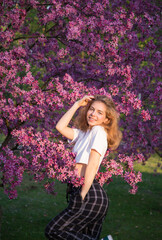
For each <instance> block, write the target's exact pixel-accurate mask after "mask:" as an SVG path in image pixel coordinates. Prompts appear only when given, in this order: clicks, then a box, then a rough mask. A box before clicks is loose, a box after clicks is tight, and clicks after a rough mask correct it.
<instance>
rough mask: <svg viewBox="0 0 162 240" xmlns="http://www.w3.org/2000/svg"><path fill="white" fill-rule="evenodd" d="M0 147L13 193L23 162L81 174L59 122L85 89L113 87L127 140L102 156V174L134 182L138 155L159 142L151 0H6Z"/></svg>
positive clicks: (155, 12)
mask: <svg viewBox="0 0 162 240" xmlns="http://www.w3.org/2000/svg"><path fill="white" fill-rule="evenodd" d="M0 15H1V33H0V44H1V52H0V133H1V134H2V136H3V139H4V141H3V142H2V144H1V147H0V169H1V173H2V185H3V187H4V191H5V193H6V194H8V196H9V197H10V198H15V197H16V196H17V195H16V194H17V192H16V186H17V185H19V184H20V183H21V181H22V178H23V172H24V171H27V172H28V173H30V174H32V175H33V176H34V178H35V179H36V180H44V179H46V180H47V182H46V184H45V187H46V189H47V192H49V191H52V192H53V187H54V183H53V180H54V179H58V180H60V181H62V182H66V181H70V182H73V183H74V184H75V185H80V184H82V183H83V179H79V178H78V177H77V172H74V171H73V167H74V162H75V161H74V158H75V156H74V155H73V154H72V153H71V150H70V149H69V146H68V144H67V141H66V140H65V139H63V140H61V139H62V137H60V135H59V134H58V133H57V132H56V130H55V124H56V122H57V121H58V119H59V118H60V116H61V115H62V114H63V112H64V111H66V110H67V109H68V108H69V107H70V106H71V105H72V104H73V103H74V102H75V101H76V100H77V99H79V98H81V97H82V96H83V95H84V94H106V95H107V96H109V97H112V98H113V100H114V102H115V104H116V106H117V109H118V111H119V113H120V115H121V128H122V130H123V141H122V144H121V146H120V147H119V150H118V152H116V158H114V159H110V157H109V156H108V152H107V156H106V157H105V159H104V161H103V162H102V168H101V170H100V172H99V173H98V175H97V178H98V180H99V182H100V184H104V183H105V182H107V183H109V182H110V181H111V178H112V176H113V175H120V176H121V177H123V178H124V179H125V181H126V182H127V183H128V184H129V185H130V186H131V187H132V188H131V190H130V191H131V193H133V194H134V193H135V192H136V191H137V183H138V182H139V181H141V174H140V173H135V172H134V169H133V163H134V161H142V162H144V161H146V160H147V159H148V157H149V156H150V155H151V154H152V153H154V152H157V153H159V152H160V100H161V99H160V95H161V83H160V81H159V78H160V52H159V51H158V47H159V45H158V44H159V43H158V32H157V31H158V26H159V23H160V17H159V16H160V10H159V8H158V6H156V4H155V3H152V1H149V0H147V1H145V0H136V1H126V0H124V1H116V0H115V1H111V0H97V1H92V0H90V1H88V2H86V1H85V2H84V1H81V0H77V1H72V0H66V1H65V0H60V1H55V0H48V1H44V3H42V1H36V0H27V1H12V0H6V1H3V4H2V5H1V6H0Z"/></svg>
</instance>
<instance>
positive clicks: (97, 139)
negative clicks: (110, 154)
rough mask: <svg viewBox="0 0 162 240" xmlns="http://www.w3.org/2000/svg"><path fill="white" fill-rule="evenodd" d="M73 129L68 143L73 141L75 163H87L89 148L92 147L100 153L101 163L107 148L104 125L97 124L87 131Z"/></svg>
mask: <svg viewBox="0 0 162 240" xmlns="http://www.w3.org/2000/svg"><path fill="white" fill-rule="evenodd" d="M73 131H74V138H73V140H72V141H70V143H71V144H72V143H75V144H74V147H73V150H72V151H73V152H74V153H75V154H76V158H75V160H76V163H84V164H88V160H89V155H90V152H91V149H94V150H96V151H97V152H98V153H99V154H100V155H101V156H100V164H101V161H102V159H103V158H104V155H105V153H106V150H107V148H108V143H107V134H106V132H105V130H104V127H102V126H99V125H97V126H94V127H92V129H91V130H88V131H87V132H83V131H81V130H80V129H76V128H73Z"/></svg>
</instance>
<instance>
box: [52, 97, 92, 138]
mask: <svg viewBox="0 0 162 240" xmlns="http://www.w3.org/2000/svg"><path fill="white" fill-rule="evenodd" d="M92 99H93V96H84V97H83V98H82V99H80V100H79V101H77V102H75V103H74V105H73V106H72V107H71V108H70V109H69V110H68V111H67V112H66V113H65V114H64V115H63V116H62V118H61V119H60V120H59V121H58V123H57V124H56V129H57V130H58V131H59V132H60V133H61V134H62V135H63V136H65V137H67V138H68V139H70V140H72V139H73V138H74V131H73V129H72V128H70V127H68V124H69V122H70V120H71V119H72V117H73V115H74V113H75V112H76V111H77V109H78V108H79V107H81V106H86V105H87V103H88V101H90V100H92Z"/></svg>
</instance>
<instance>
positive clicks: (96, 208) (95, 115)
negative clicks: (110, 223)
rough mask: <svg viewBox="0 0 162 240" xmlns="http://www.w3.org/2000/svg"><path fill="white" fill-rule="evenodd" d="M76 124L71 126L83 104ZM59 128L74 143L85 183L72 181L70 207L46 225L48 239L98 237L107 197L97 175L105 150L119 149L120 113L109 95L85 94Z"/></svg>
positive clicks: (95, 238) (65, 115)
mask: <svg viewBox="0 0 162 240" xmlns="http://www.w3.org/2000/svg"><path fill="white" fill-rule="evenodd" d="M80 107H82V108H81V109H80V111H79V114H78V116H77V118H76V121H75V127H76V128H70V127H68V124H69V122H70V120H71V119H72V117H73V115H74V113H75V112H76V111H77V109H78V108H80ZM56 129H57V130H58V131H59V132H60V133H61V134H62V135H63V136H65V137H67V138H68V139H69V140H71V144H72V143H74V147H73V152H74V153H75V154H76V158H75V162H76V164H75V169H76V170H77V171H78V173H79V176H80V177H84V184H83V185H82V187H78V188H77V187H74V185H72V184H71V185H70V189H69V194H70V201H69V205H68V207H67V208H66V209H65V210H64V211H62V212H61V213H60V214H59V215H58V216H56V217H55V218H53V219H52V220H51V221H50V223H49V224H48V225H47V227H46V230H45V235H46V237H47V238H48V239H71V240H74V239H80V240H88V239H89V240H98V239H99V236H100V233H101V229H102V224H103V221H104V219H105V216H106V213H107V209H108V197H107V195H106V193H105V191H104V189H103V188H102V187H101V186H100V184H99V183H98V182H97V180H96V179H95V176H96V173H97V171H98V169H99V166H100V164H101V162H102V159H103V158H104V156H105V153H106V150H107V148H108V146H109V148H110V149H116V148H117V147H118V145H119V143H120V140H121V136H122V134H121V132H120V130H119V128H118V114H117V112H116V109H115V105H114V103H113V101H112V100H111V99H109V98H107V97H106V96H100V95H97V96H85V97H83V98H82V99H81V100H79V101H77V102H75V103H74V105H73V106H72V107H71V108H70V109H69V110H68V111H67V112H66V113H65V114H64V115H63V117H62V118H61V119H60V120H59V122H58V123H57V125H56Z"/></svg>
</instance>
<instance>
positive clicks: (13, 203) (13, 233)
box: [0, 157, 162, 240]
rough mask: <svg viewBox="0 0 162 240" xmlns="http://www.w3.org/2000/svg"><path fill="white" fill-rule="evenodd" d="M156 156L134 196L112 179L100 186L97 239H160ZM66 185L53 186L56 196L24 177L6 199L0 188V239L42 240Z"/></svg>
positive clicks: (161, 182) (160, 176)
mask: <svg viewBox="0 0 162 240" xmlns="http://www.w3.org/2000/svg"><path fill="white" fill-rule="evenodd" d="M157 161H158V159H157V157H152V158H150V160H149V161H148V162H147V164H146V165H145V166H141V165H139V164H138V165H136V169H137V170H141V171H142V172H143V182H142V183H140V184H139V190H138V193H137V194H136V195H131V194H129V193H128V190H129V186H128V185H127V184H126V183H125V182H124V181H122V179H121V178H114V180H113V182H112V183H110V184H109V185H108V186H106V185H105V186H104V189H105V190H106V192H107V194H108V196H109V201H110V205H109V211H108V214H107V217H106V219H105V222H104V225H103V229H102V234H101V237H104V236H105V235H107V234H111V235H112V237H113V240H160V239H161V236H162V224H161V222H162V214H161V210H162V190H161V189H162V188H161V187H162V170H160V169H159V170H158V172H156V173H154V167H156V165H157ZM65 189H66V186H65V185H64V184H61V183H59V182H57V183H56V191H57V192H58V195H57V196H52V195H48V194H47V193H45V191H44V189H43V187H42V184H41V183H35V182H34V181H33V180H31V179H30V177H29V176H25V177H24V181H23V184H22V185H21V187H20V188H19V195H18V198H17V199H15V200H9V199H8V198H7V196H6V195H4V193H3V191H2V189H0V205H1V208H0V214H1V216H0V224H1V226H0V227H1V236H0V237H1V238H0V239H1V240H45V239H46V238H45V237H44V228H45V226H46V224H47V223H48V222H49V221H50V219H51V218H53V217H54V216H55V215H56V214H58V213H59V212H60V211H61V210H63V209H64V208H65V207H66V205H67V204H66V199H65Z"/></svg>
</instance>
